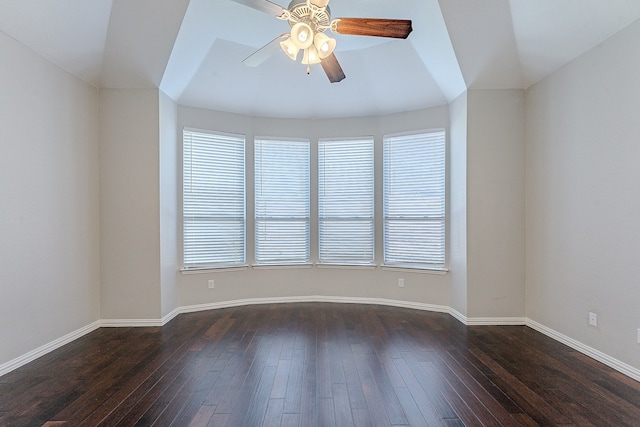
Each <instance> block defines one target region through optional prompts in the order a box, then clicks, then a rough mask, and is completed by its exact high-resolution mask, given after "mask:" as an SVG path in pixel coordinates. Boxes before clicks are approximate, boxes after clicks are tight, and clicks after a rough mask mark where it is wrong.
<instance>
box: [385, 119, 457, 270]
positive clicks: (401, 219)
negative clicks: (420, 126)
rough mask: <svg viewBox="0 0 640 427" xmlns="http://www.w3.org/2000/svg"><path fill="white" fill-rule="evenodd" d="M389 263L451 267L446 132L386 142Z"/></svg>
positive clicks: (386, 257) (386, 225) (397, 138)
mask: <svg viewBox="0 0 640 427" xmlns="http://www.w3.org/2000/svg"><path fill="white" fill-rule="evenodd" d="M383 181H384V184H383V185H384V189H383V211H384V262H385V264H387V265H398V266H402V265H407V266H415V267H422V268H436V269H438V268H444V266H445V133H444V131H437V132H429V133H423V134H417V135H405V136H393V137H385V138H384V142H383Z"/></svg>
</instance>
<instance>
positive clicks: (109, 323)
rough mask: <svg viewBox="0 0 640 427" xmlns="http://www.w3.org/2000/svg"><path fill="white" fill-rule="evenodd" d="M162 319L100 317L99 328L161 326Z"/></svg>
mask: <svg viewBox="0 0 640 427" xmlns="http://www.w3.org/2000/svg"><path fill="white" fill-rule="evenodd" d="M163 325H164V323H162V319H102V320H101V321H100V327H101V328H148V327H152V326H163Z"/></svg>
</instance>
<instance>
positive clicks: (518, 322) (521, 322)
mask: <svg viewBox="0 0 640 427" xmlns="http://www.w3.org/2000/svg"><path fill="white" fill-rule="evenodd" d="M466 323H467V325H468V326H525V325H526V324H527V318H526V317H471V318H468V319H467V322H466Z"/></svg>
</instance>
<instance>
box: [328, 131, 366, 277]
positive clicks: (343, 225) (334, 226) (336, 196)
mask: <svg viewBox="0 0 640 427" xmlns="http://www.w3.org/2000/svg"><path fill="white" fill-rule="evenodd" d="M373 153H374V150H373V139H371V138H367V139H351V140H340V141H336V140H320V141H319V142H318V221H319V223H318V244H319V248H318V249H319V261H320V262H321V263H339V264H356V265H358V264H360V265H365V264H372V263H373V262H374V240H373V233H374V222H373V221H374V218H373V215H374V188H373V186H374V175H373Z"/></svg>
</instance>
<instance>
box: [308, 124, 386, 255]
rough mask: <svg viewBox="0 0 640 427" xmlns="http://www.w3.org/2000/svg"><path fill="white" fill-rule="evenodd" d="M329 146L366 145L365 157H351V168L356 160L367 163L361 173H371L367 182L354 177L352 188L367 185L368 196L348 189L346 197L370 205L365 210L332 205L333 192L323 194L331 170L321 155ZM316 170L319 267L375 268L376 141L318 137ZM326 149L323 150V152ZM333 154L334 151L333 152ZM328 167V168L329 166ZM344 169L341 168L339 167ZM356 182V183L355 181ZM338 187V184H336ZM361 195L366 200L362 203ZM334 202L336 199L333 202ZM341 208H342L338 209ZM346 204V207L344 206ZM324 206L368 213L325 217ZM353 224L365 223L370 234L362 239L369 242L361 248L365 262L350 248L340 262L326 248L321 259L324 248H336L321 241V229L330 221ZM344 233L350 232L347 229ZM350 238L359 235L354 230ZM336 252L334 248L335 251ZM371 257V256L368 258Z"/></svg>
mask: <svg viewBox="0 0 640 427" xmlns="http://www.w3.org/2000/svg"><path fill="white" fill-rule="evenodd" d="M331 144H343V145H347V146H348V145H349V144H351V146H352V147H353V144H360V145H363V146H365V145H366V148H367V151H368V152H366V153H365V155H364V156H363V155H359V156H358V157H357V158H351V159H352V163H351V165H353V164H355V163H356V162H357V160H359V159H362V160H363V161H369V164H368V165H366V169H364V170H360V175H364V174H368V173H370V176H368V177H366V179H364V181H365V182H363V177H362V176H360V177H358V176H356V177H355V178H354V180H352V181H353V183H352V185H354V184H359V185H368V186H369V191H370V194H369V195H365V194H364V193H363V192H358V191H357V190H355V191H354V190H351V193H350V194H349V196H351V197H350V198H349V200H354V199H356V198H357V199H359V200H361V201H362V202H363V203H366V204H369V206H368V207H367V208H366V209H364V207H363V206H360V207H358V208H356V207H355V206H354V205H353V204H350V203H349V202H346V203H342V204H341V203H340V201H338V202H337V203H336V202H333V203H332V202H331V198H330V196H335V195H336V194H335V192H334V191H332V189H331V188H330V189H329V191H331V192H332V193H334V194H329V195H327V192H326V191H323V190H324V189H325V187H324V185H323V184H324V183H323V178H324V177H326V175H325V174H326V173H327V171H329V170H330V168H327V163H326V156H323V155H322V153H323V152H326V149H325V147H326V146H327V145H329V146H330V145H331ZM317 149H318V161H317V164H318V171H317V178H318V194H317V202H318V207H317V220H318V241H317V247H318V261H317V263H318V265H321V266H331V265H336V266H364V267H371V266H375V265H376V250H375V248H376V244H375V243H376V238H375V235H376V215H375V211H376V209H375V201H376V185H375V181H376V179H375V163H376V155H375V151H376V150H375V138H374V137H373V136H363V137H345V138H320V139H318V147H317ZM347 149H349V147H347ZM323 150H325V151H323ZM334 153H335V152H334ZM329 166H331V165H329ZM342 166H343V165H342ZM335 167H341V164H340V163H339V162H338V164H336V165H335ZM356 180H358V181H356ZM324 182H325V183H326V182H327V180H326V179H325V180H324ZM329 184H330V185H336V184H337V182H335V181H331V182H329ZM338 185H339V184H338ZM348 188H349V187H348V186H347V187H346V189H347V191H348ZM333 190H335V187H334V188H333ZM325 195H327V197H329V203H323V202H324V199H323V197H324V196H325ZM363 196H364V197H365V198H367V199H365V200H363ZM334 200H335V199H334ZM340 205H342V206H340ZM345 205H346V206H345ZM324 206H327V210H334V211H335V209H336V208H338V207H340V208H346V209H347V210H351V211H353V210H354V209H355V210H359V209H362V210H361V211H360V212H361V213H362V212H364V210H368V212H366V213H364V215H363V214H360V215H349V214H348V213H346V214H344V213H342V212H339V213H338V214H336V215H333V216H332V215H326V214H325V209H324ZM349 221H351V222H354V223H366V224H367V225H368V227H369V233H368V234H369V235H368V236H366V237H365V239H367V238H368V239H370V241H369V242H368V245H367V247H365V248H364V250H363V251H362V252H363V253H364V254H367V255H368V256H367V257H366V259H365V258H364V257H362V258H358V256H357V253H356V252H357V251H353V249H351V250H349V249H347V251H345V252H351V255H352V256H351V257H346V258H343V259H340V257H336V256H335V255H336V252H333V254H331V250H332V249H331V248H330V247H328V248H327V251H328V253H326V254H325V256H324V257H323V248H324V247H327V246H334V247H337V246H339V245H336V244H335V243H333V245H332V244H331V242H330V241H327V239H323V236H324V235H323V227H324V226H325V225H326V224H331V223H332V222H333V223H334V224H340V223H345V224H346V223H347V222H349ZM347 231H349V230H348V229H347ZM352 234H353V235H352V236H351V238H352V239H358V238H361V236H358V234H360V233H358V232H357V230H356V231H355V232H354V233H352ZM334 251H335V249H334ZM369 254H370V255H369Z"/></svg>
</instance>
